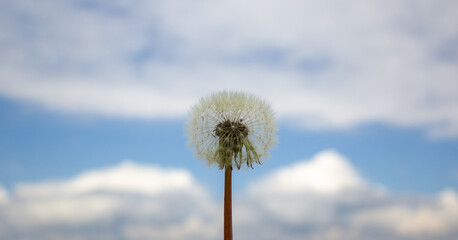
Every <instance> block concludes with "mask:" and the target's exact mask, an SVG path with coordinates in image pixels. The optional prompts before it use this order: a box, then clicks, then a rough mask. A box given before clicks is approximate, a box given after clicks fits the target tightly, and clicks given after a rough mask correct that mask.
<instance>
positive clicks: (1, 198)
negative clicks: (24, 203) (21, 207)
mask: <svg viewBox="0 0 458 240" xmlns="http://www.w3.org/2000/svg"><path fill="white" fill-rule="evenodd" d="M7 202H8V193H7V192H6V190H5V189H4V188H3V186H2V185H0V205H1V204H5V203H7Z"/></svg>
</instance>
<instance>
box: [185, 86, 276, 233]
mask: <svg viewBox="0 0 458 240" xmlns="http://www.w3.org/2000/svg"><path fill="white" fill-rule="evenodd" d="M273 115H274V114H273V111H272V109H271V107H270V105H268V104H267V103H266V102H264V101H263V100H261V99H259V98H257V97H255V96H253V95H250V94H247V93H244V92H228V91H222V92H217V93H214V94H212V95H210V96H208V97H203V98H202V99H201V100H200V101H199V102H198V103H197V104H196V105H195V106H193V107H192V109H191V114H190V119H189V121H188V123H187V128H186V130H187V135H188V137H189V144H190V145H191V146H193V147H194V148H195V152H196V155H197V157H198V158H199V159H202V160H205V161H206V162H207V163H208V164H209V165H212V164H217V165H218V166H219V168H220V169H225V184H224V239H225V240H232V200H231V199H232V193H231V192H232V183H231V182H232V169H233V166H235V167H237V169H240V168H241V167H242V166H243V165H246V166H247V167H249V168H253V163H257V164H262V160H261V159H262V158H263V157H268V156H269V152H268V150H269V148H270V147H272V146H273V145H274V144H275V143H276V140H277V138H276V135H275V131H276V127H275V121H274V117H273Z"/></svg>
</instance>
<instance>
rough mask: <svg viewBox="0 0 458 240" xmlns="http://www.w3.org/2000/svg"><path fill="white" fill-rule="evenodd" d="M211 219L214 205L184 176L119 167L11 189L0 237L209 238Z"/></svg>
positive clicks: (1, 210)
mask: <svg viewBox="0 0 458 240" xmlns="http://www.w3.org/2000/svg"><path fill="white" fill-rule="evenodd" d="M214 215H218V214H215V203H214V202H212V201H211V199H210V197H209V196H208V194H207V192H206V191H205V189H203V188H202V187H201V186H200V185H199V184H198V183H197V182H196V181H195V180H194V178H193V177H192V176H191V174H190V173H189V172H188V171H185V170H178V169H165V168H161V167H158V166H149V165H140V164H136V163H133V162H123V163H121V164H119V165H117V166H115V167H112V168H107V169H100V170H93V171H88V172H85V173H83V174H81V175H79V176H76V177H75V178H73V179H69V180H62V181H53V182H42V183H34V184H20V185H17V186H16V187H15V189H14V192H13V193H12V196H11V200H10V201H9V202H7V203H6V204H3V206H0V229H4V230H3V232H1V231H0V238H1V239H17V238H18V237H19V238H21V239H28V238H33V239H71V238H75V239H104V238H107V239H113V238H117V239H151V236H153V238H157V237H160V238H161V239H213V238H214V237H215V234H217V233H218V231H219V225H216V223H217V222H218V221H215V218H214V217H215V216H214ZM6 226H8V227H6ZM200 228H208V229H209V230H207V231H200V230H199V229H200ZM146 229H148V230H146ZM177 229H180V231H181V233H180V234H178V233H177V231H176V230H177Z"/></svg>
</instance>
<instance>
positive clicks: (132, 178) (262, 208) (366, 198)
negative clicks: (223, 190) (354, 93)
mask: <svg viewBox="0 0 458 240" xmlns="http://www.w3.org/2000/svg"><path fill="white" fill-rule="evenodd" d="M3 192H5V191H4V190H3ZM4 195H6V193H4ZM8 198H9V200H8V201H4V202H2V203H0V237H1V238H2V239H6V240H8V239H28V238H33V239H37V240H41V239H43V240H44V239H89V240H90V239H126V240H127V239H128V240H131V239H170V240H175V239H176V240H178V239H196V240H197V239H218V238H219V237H220V235H221V230H222V229H221V226H222V222H221V221H222V214H221V211H222V203H221V202H220V201H219V200H215V199H214V198H212V197H210V195H209V194H208V192H207V190H206V189H205V188H204V187H203V186H202V185H201V184H200V183H198V182H197V181H196V180H195V178H194V177H193V176H192V175H191V174H190V173H189V172H188V171H186V170H179V169H167V168H162V167H160V166H151V165H140V164H137V163H134V162H123V163H121V164H119V165H117V166H114V167H111V168H106V169H98V170H91V171H87V172H84V173H82V174H80V175H79V176H76V177H74V178H72V179H68V180H60V181H52V182H41V183H29V184H19V185H17V186H16V187H15V188H14V189H13V191H12V192H11V193H9V197H8ZM234 200H235V201H234V224H235V226H234V230H235V232H234V233H235V236H237V238H239V239H258V240H268V239H269V240H270V239H272V240H273V239H286V240H299V239H321V240H331V239H353V240H363V239H368V238H370V239H393V240H397V239H399V240H401V239H402V240H406V239H407V240H409V239H411V240H413V239H415V240H420V239H425V240H429V239H442V240H451V239H455V238H456V237H457V236H458V232H457V230H456V229H458V225H457V223H458V195H457V193H456V191H454V190H445V191H443V192H442V193H440V194H438V195H437V196H425V195H414V194H403V195H400V194H394V193H391V192H390V191H389V190H386V189H382V188H381V187H377V186H375V185H374V184H373V183H370V182H367V180H365V179H364V178H362V177H361V176H360V175H359V174H358V172H357V170H356V169H354V167H353V166H352V165H351V163H350V161H349V160H347V159H346V158H345V157H344V156H342V155H341V154H339V153H338V152H335V151H330V150H328V151H324V152H321V153H319V154H317V155H316V156H314V157H313V158H312V159H308V160H302V161H299V162H297V163H295V164H292V165H290V166H286V167H282V168H279V169H277V170H275V171H273V172H271V173H269V174H267V175H265V176H264V177H263V178H260V179H258V180H255V181H253V182H250V183H248V185H247V188H246V189H245V191H244V192H240V193H239V194H237V195H235V196H234Z"/></svg>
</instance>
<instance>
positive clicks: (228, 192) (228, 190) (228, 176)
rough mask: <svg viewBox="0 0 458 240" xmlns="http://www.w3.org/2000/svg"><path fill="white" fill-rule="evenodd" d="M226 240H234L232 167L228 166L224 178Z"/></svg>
mask: <svg viewBox="0 0 458 240" xmlns="http://www.w3.org/2000/svg"><path fill="white" fill-rule="evenodd" d="M224 240H232V166H230V165H226V171H225V177H224Z"/></svg>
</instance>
